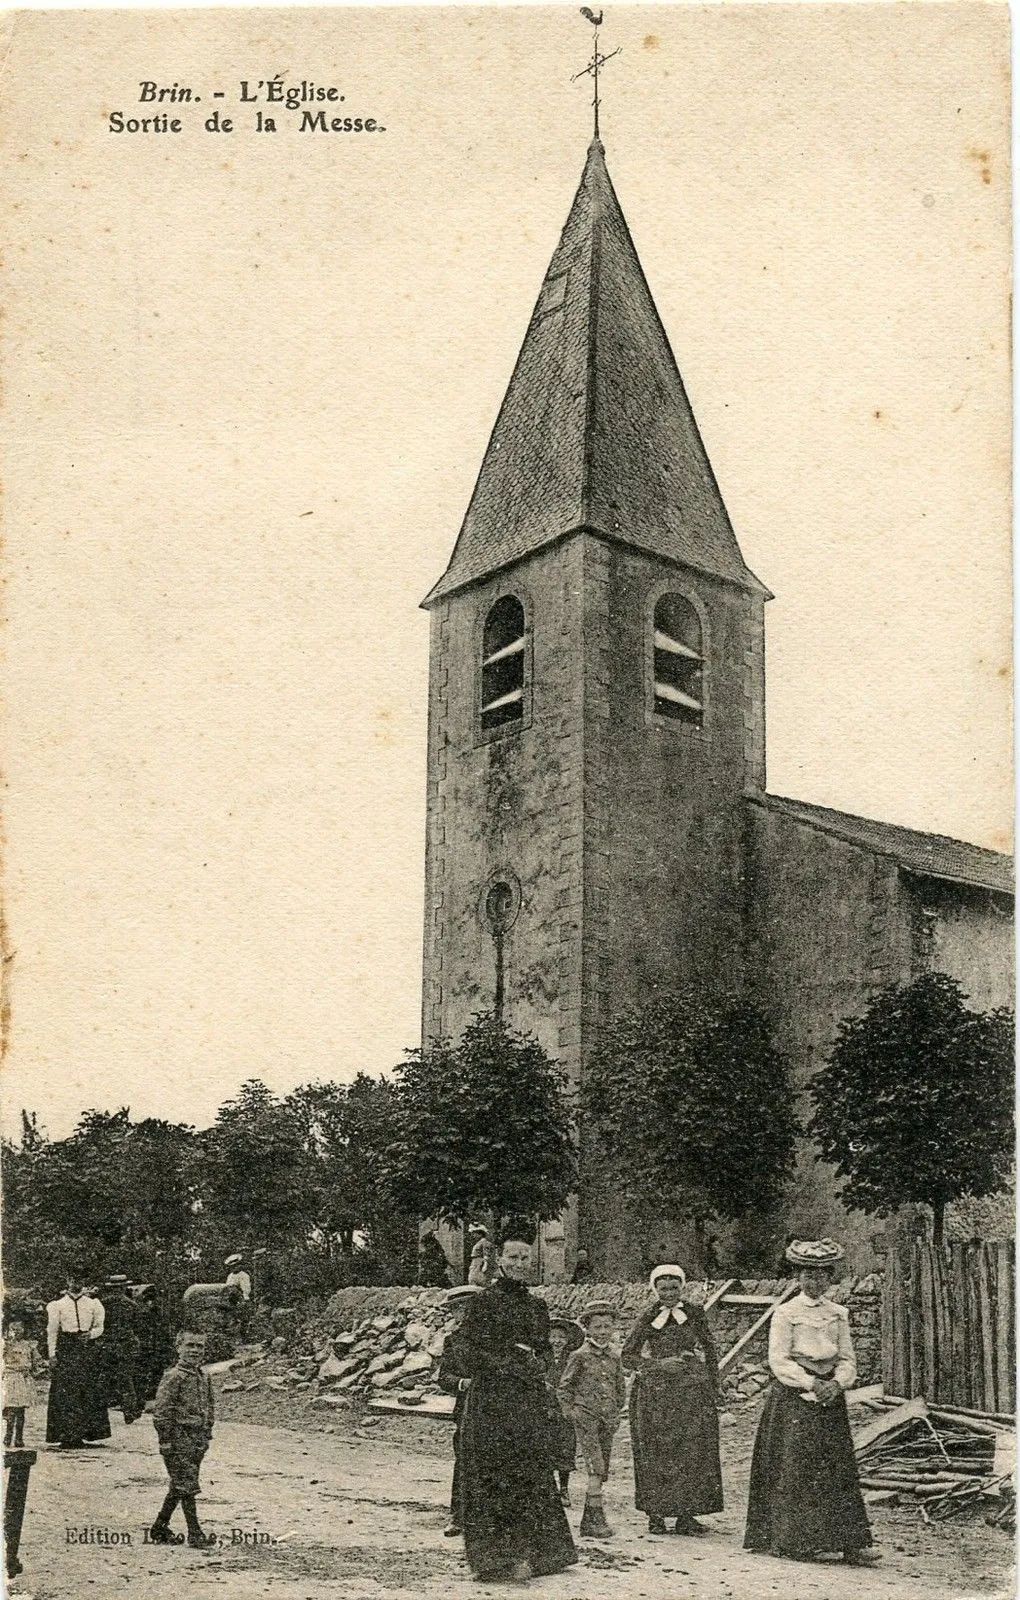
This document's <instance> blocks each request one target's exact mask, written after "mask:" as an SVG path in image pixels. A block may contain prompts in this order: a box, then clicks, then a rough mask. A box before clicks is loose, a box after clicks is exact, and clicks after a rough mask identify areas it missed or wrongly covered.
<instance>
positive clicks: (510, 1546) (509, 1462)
mask: <svg viewBox="0 0 1020 1600" xmlns="http://www.w3.org/2000/svg"><path fill="white" fill-rule="evenodd" d="M526 1234H527V1230H526V1229H523V1228H522V1229H520V1230H514V1229H511V1230H509V1231H508V1232H507V1233H506V1234H505V1235H504V1237H503V1239H502V1241H501V1244H500V1246H499V1249H498V1251H497V1250H495V1249H494V1250H493V1252H492V1262H491V1272H492V1275H491V1277H490V1278H489V1281H488V1282H485V1283H483V1282H471V1281H469V1282H468V1283H466V1284H462V1285H458V1286H455V1287H454V1288H451V1289H450V1290H449V1291H448V1295H447V1300H448V1304H449V1307H450V1310H451V1313H452V1314H453V1315H454V1316H455V1318H456V1320H457V1326H456V1328H455V1331H454V1332H453V1333H451V1334H450V1335H449V1336H448V1338H447V1341H446V1345H445V1347H444V1351H443V1356H442V1361H441V1366H440V1374H439V1381H440V1384H441V1386H442V1387H443V1388H444V1389H446V1390H447V1391H448V1392H450V1393H452V1394H454V1395H455V1396H456V1399H455V1410H454V1421H455V1436H454V1458H455V1461H454V1479H453V1490H452V1495H451V1506H450V1523H449V1525H448V1527H447V1530H446V1532H447V1534H448V1535H449V1536H451V1537H454V1536H457V1535H462V1536H463V1539H464V1546H465V1552H466V1555H467V1560H468V1564H469V1565H470V1567H471V1570H472V1572H473V1573H474V1575H475V1576H476V1577H477V1578H479V1579H481V1580H483V1581H493V1582H517V1583H520V1582H525V1581H527V1580H528V1579H530V1578H532V1577H537V1576H540V1575H542V1574H544V1573H551V1572H559V1571H562V1570H564V1569H565V1568H566V1567H568V1566H570V1565H571V1564H572V1563H573V1562H575V1561H576V1560H577V1548H576V1545H575V1543H574V1539H573V1535H572V1533H571V1529H570V1525H569V1522H568V1520H567V1511H568V1509H570V1506H571V1499H570V1489H569V1481H570V1474H571V1472H572V1470H573V1468H574V1465H575V1460H576V1457H577V1455H578V1453H580V1455H581V1457H582V1459H583V1461H584V1465H585V1470H586V1482H585V1495H584V1507H583V1511H582V1515H581V1519H580V1525H579V1529H578V1533H579V1536H580V1537H581V1538H587V1537H594V1538H608V1537H612V1532H613V1530H612V1528H611V1527H610V1526H609V1523H608V1522H607V1520H606V1515H605V1508H604V1503H603V1486H604V1484H605V1482H606V1480H607V1478H608V1476H609V1471H610V1463H611V1458H612V1447H613V1438H614V1435H615V1433H616V1430H617V1428H618V1426H619V1424H620V1421H621V1418H622V1416H623V1414H624V1411H625V1408H626V1409H627V1410H629V1417H630V1433H631V1444H632V1450H633V1461H634V1503H635V1506H636V1508H637V1509H638V1510H639V1511H642V1512H644V1514H645V1515H646V1517H647V1518H648V1530H649V1532H650V1533H652V1534H665V1533H666V1532H667V1519H669V1520H670V1521H671V1522H672V1524H673V1526H672V1528H671V1529H669V1530H668V1531H670V1532H672V1533H675V1534H678V1535H681V1536H687V1537H698V1536H699V1535H703V1534H704V1533H705V1532H706V1531H707V1530H706V1528H705V1525H704V1524H703V1523H701V1522H699V1520H698V1519H699V1517H702V1516H706V1515H711V1514H712V1513H713V1512H718V1511H721V1510H722V1509H723V1482H722V1470H721V1465H720V1457H719V1423H718V1409H717V1390H718V1362H717V1357H716V1351H715V1346H714V1342H713V1339H712V1334H711V1331H710V1328H709V1325H708V1320H707V1317H706V1315H705V1312H704V1311H703V1310H702V1308H701V1307H700V1306H699V1305H697V1304H695V1303H694V1302H693V1301H692V1300H690V1299H688V1298H687V1296H686V1294H685V1289H686V1277H685V1274H684V1272H683V1270H682V1268H680V1267H679V1266H677V1265H675V1264H672V1263H667V1264H663V1265H660V1266H658V1267H656V1268H655V1270H654V1271H653V1272H652V1274H651V1280H650V1287H651V1289H652V1292H653V1294H654V1296H655V1301H654V1304H653V1305H652V1306H651V1307H650V1308H649V1309H648V1310H647V1311H645V1312H644V1313H643V1314H642V1315H641V1316H640V1317H639V1318H638V1319H637V1321H636V1323H635V1324H634V1326H633V1327H632V1328H631V1329H630V1330H629V1331H626V1332H624V1331H623V1330H621V1329H620V1328H619V1327H618V1318H617V1314H616V1311H615V1309H614V1307H613V1306H612V1304H611V1303H610V1302H609V1301H606V1300H592V1301H590V1302H589V1304H588V1305H587V1307H586V1308H585V1310H584V1312H583V1313H582V1315H581V1317H580V1318H579V1320H578V1321H576V1322H575V1321H574V1320H573V1319H569V1318H561V1317H551V1316H550V1314H549V1310H548V1308H547V1306H546V1305H545V1302H544V1301H543V1300H542V1299H541V1298H540V1297H539V1296H537V1295H535V1294H532V1293H531V1292H530V1291H529V1289H528V1287H527V1278H528V1276H529V1273H530V1266H531V1242H530V1239H528V1238H527V1236H526ZM842 1254H843V1252H842V1250H841V1249H840V1247H839V1246H838V1245H836V1244H835V1243H834V1242H833V1241H831V1240H807V1241H805V1240H792V1241H791V1242H790V1244H789V1247H788V1249H787V1251H786V1265H787V1268H788V1269H789V1268H790V1267H792V1268H793V1269H794V1270H795V1271H796V1272H797V1274H798V1275H799V1277H800V1283H801V1293H800V1294H799V1295H797V1296H796V1297H795V1298H794V1299H791V1300H789V1301H787V1302H785V1303H784V1304H783V1305H781V1306H779V1307H778V1308H777V1310H776V1311H775V1313H774V1314H773V1318H772V1324H771V1331H770V1339H769V1365H770V1368H771V1371H772V1375H773V1383H772V1386H771V1389H770V1391H769V1394H768V1397H767V1400H766V1403H765V1406H764V1409H763V1411H762V1416H761V1420H760V1424H759V1428H758V1435H757V1439H756V1442H755V1449H754V1456H753V1461H752V1470H751V1487H750V1501H749V1506H748V1515H747V1525H746V1531H745V1538H744V1544H745V1547H746V1548H747V1549H749V1550H752V1551H759V1552H761V1553H764V1554H770V1555H774V1556H783V1557H787V1558H791V1559H794V1560H813V1559H817V1558H821V1557H826V1558H827V1557H829V1556H831V1555H833V1554H839V1555H841V1556H842V1559H843V1560H844V1561H845V1562H847V1563H849V1564H851V1565H861V1566H864V1565H870V1564H872V1563H873V1562H874V1561H875V1560H877V1559H878V1557H877V1553H876V1552H875V1551H874V1550H873V1549H872V1537H871V1531H870V1528H869V1526H868V1521H867V1516H866V1514H865V1510H864V1502H863V1498H862V1496H861V1491H860V1486H859V1483H858V1477H857V1467H856V1461H855V1457H854V1452H853V1445H852V1442H851V1438H850V1428H849V1421H848V1416H847V1407H846V1400H845V1398H844V1396H845V1391H846V1390H847V1389H848V1388H850V1387H852V1386H853V1383H854V1382H855V1379H856V1364H855V1361H854V1354H853V1347H852V1344H851V1340H850V1327H849V1318H848V1314H847V1311H846V1308H845V1307H844V1306H840V1305H838V1304H836V1303H835V1302H834V1301H832V1300H830V1299H829V1298H828V1297H827V1295H826V1289H827V1288H828V1287H829V1284H830V1283H831V1281H832V1277H833V1274H834V1269H835V1268H836V1266H837V1265H838V1263H839V1261H840V1260H841V1259H842ZM621 1335H622V1337H621ZM628 1372H629V1373H631V1374H632V1378H631V1381H630V1383H629V1386H628V1383H627V1377H626V1375H627V1373H628ZM628 1387H629V1396H628Z"/></svg>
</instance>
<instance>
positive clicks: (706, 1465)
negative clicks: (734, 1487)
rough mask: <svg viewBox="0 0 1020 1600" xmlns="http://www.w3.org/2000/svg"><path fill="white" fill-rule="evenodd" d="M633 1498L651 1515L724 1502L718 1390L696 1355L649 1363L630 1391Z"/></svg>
mask: <svg viewBox="0 0 1020 1600" xmlns="http://www.w3.org/2000/svg"><path fill="white" fill-rule="evenodd" d="M630 1437H631V1444H632V1447H633V1450H634V1504H635V1506H636V1507H637V1509H638V1510H639V1511H643V1512H645V1514H646V1515H647V1516H649V1517H680V1518H681V1519H686V1518H688V1517H697V1516H701V1515H704V1514H708V1513H711V1512H713V1511H721V1510H722V1508H723V1493H722V1469H721V1467H720V1464H719V1417H718V1414H717V1412H716V1409H715V1391H714V1389H713V1387H712V1382H711V1379H710V1378H709V1376H708V1373H707V1372H706V1370H705V1367H704V1365H703V1363H702V1362H700V1361H699V1360H698V1359H697V1357H696V1356H691V1357H690V1359H689V1360H685V1361H684V1362H683V1363H682V1366H681V1365H680V1363H679V1362H677V1361H674V1362H673V1363H672V1364H671V1365H670V1366H669V1367H666V1366H663V1365H659V1366H654V1365H653V1366H650V1367H646V1368H644V1370H643V1371H641V1372H639V1373H638V1375H637V1377H636V1378H635V1379H634V1383H633V1386H632V1388H631V1391H630Z"/></svg>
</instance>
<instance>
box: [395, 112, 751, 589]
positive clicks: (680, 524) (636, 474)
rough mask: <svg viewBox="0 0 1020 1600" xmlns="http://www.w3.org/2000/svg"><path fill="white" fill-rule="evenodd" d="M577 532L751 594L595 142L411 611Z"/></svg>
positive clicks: (746, 572)
mask: <svg viewBox="0 0 1020 1600" xmlns="http://www.w3.org/2000/svg"><path fill="white" fill-rule="evenodd" d="M580 529H586V530H588V531H590V532H592V533H595V534H600V535H602V537H604V538H608V539H613V540H617V541H620V542H622V543H625V544H628V545H632V546H634V547H636V548H638V549H642V550H645V551H648V552H649V553H651V554H654V555H658V556H663V557H665V558H667V559H668V560H672V561H676V562H680V563H682V564H683V565H684V566H688V567H693V568H695V569H697V570H699V571H701V572H706V573H709V574H711V575H713V576H715V577H719V578H725V579H729V580H730V581H731V582H733V583H737V584H739V585H741V586H742V587H744V588H751V589H754V590H756V591H757V592H758V593H762V592H765V593H767V591H764V590H763V586H762V585H761V584H760V583H759V581H758V579H757V578H755V577H754V575H753V573H751V571H750V570H749V568H748V567H747V566H746V565H745V563H744V559H743V557H742V555H741V553H740V549H739V546H738V544H737V540H736V536H735V534H734V532H733V528H732V526H731V524H730V519H729V516H728V515H727V512H726V507H725V506H724V504H723V501H722V496H721V495H720V493H719V489H718V486H717V484H716V481H715V478H714V476H713V473H712V468H711V466H710V464H709V460H708V456H707V454H706V452H705V447H704V445H703V444H702V441H701V435H700V433H699V432H698V426H697V423H696V422H695V420H694V413H693V412H692V410H691V406H690V402H689V400H688V398H687V394H686V391H685V389H684V386H683V380H682V379H681V377H680V373H679V370H678V368H677V364H676V361H675V359H674V357H673V352H672V350H671V349H670V345H669V340H668V339H667V337H666V333H665V330H664V328H663V326H662V323H661V321H660V320H659V314H658V312H657V311H656V309H655V303H654V301H653V300H652V296H651V293H650V292H649V288H648V285H647V283H646V281H645V275H644V273H643V272H642V270H641V263H640V262H639V261H638V258H637V252H636V251H635V249H634V244H633V241H632V240H631V237H630V231H629V229H628V227H627V223H626V221H625V219H624V215H623V212H622V210H621V209H620V202H619V200H618V199H617V197H616V191H615V190H614V188H613V185H612V182H611V180H610V177H609V173H608V171H607V170H606V162H605V153H604V150H603V147H602V142H601V140H600V139H598V138H596V139H593V140H592V143H591V145H590V146H589V148H588V158H587V161H586V162H585V167H584V172H583V174H582V177H581V182H580V185H579V187H578V190H577V193H576V195H575V196H574V203H573V205H572V206H571V208H570V214H569V216H568V217H567V221H566V225H565V227H564V229H563V232H562V234H561V236H560V242H559V244H558V245H557V247H556V250H555V252H554V254H553V258H552V261H551V262H550V263H549V270H548V271H547V273H546V275H545V282H544V283H543V285H542V292H541V294H540V295H539V297H538V301H537V303H536V305H535V309H534V311H533V312H532V316H531V322H530V323H529V325H528V331H527V334H526V335H525V339H524V343H523V345H522V347H521V352H520V355H519V356H518V358H517V365H516V367H515V368H514V373H513V376H512V378H511V379H510V385H509V388H508V389H507V392H506V395H505V396H504V399H503V404H502V406H501V408H500V412H499V416H498V417H497V419H496V426H495V427H494V429H493V431H492V437H491V439H490V440H489V447H488V449H487V450H486V453H485V458H484V460H483V462H482V468H481V471H480V472H479V474H478V481H477V483H476V484H475V489H474V493H473V494H472V496H471V502H470V504H469V506H468V509H467V515H466V516H465V518H464V523H463V526H462V528H461V531H460V535H459V537H458V539H457V543H456V546H455V547H454V551H453V555H452V557H451V558H450V564H449V566H448V567H447V569H446V572H445V574H444V575H443V577H442V578H441V579H440V581H439V583H438V584H437V585H436V586H435V588H434V589H433V590H432V592H431V593H430V594H429V595H428V596H427V598H426V600H425V602H424V604H425V605H426V606H428V605H431V604H433V603H434V602H435V601H436V600H439V599H441V598H442V597H443V596H444V595H448V594H450V593H452V592H453V591H454V590H457V589H461V588H464V587H465V586H466V585H468V584H471V583H475V582H478V581H479V580H480V579H482V578H485V577H488V576H489V575H490V574H492V573H493V572H497V571H499V570H500V569H502V568H504V567H506V566H509V565H511V564H512V563H514V562H516V561H519V560H520V559H521V558H522V557H524V556H527V555H531V554H532V553H533V552H534V551H536V550H539V549H541V548H542V546H544V545H547V544H550V543H552V542H553V541H554V540H557V539H560V538H563V537H564V536H565V535H567V534H569V533H573V532H575V531H578V530H580Z"/></svg>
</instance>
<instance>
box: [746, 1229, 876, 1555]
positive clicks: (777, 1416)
mask: <svg viewBox="0 0 1020 1600" xmlns="http://www.w3.org/2000/svg"><path fill="white" fill-rule="evenodd" d="M786 1259H787V1261H788V1262H789V1263H790V1265H791V1266H792V1267H795V1268H796V1269H797V1274H798V1276H799V1278H800V1286H801V1293H800V1294H799V1295H797V1296H796V1297H795V1298H794V1299H793V1300H787V1301H786V1302H785V1303H784V1304H783V1305H780V1306H777V1307H776V1309H775V1311H774V1312H773V1314H772V1323H771V1326H770V1329H769V1366H770V1368H771V1369H772V1374H773V1377H774V1379H775V1382H774V1383H773V1384H772V1387H771V1389H770V1390H769V1394H768V1398H767V1399H766V1401H765V1407H764V1410H763V1411H762V1414H761V1420H760V1421H759V1423H758V1434H757V1437H756V1439H755V1443H754V1456H753V1458H752V1461H751V1486H750V1495H749V1499H748V1506H747V1529H746V1532H745V1535H744V1547H745V1549H747V1550H761V1551H768V1552H769V1553H770V1554H771V1555H774V1556H786V1557H788V1558H790V1559H792V1560H795V1561H811V1560H815V1559H817V1558H820V1557H823V1556H825V1555H826V1554H832V1553H835V1552H838V1551H842V1554H843V1560H844V1561H845V1562H847V1563H848V1564H850V1565H851V1566H871V1565H872V1564H873V1563H874V1562H876V1561H877V1560H878V1559H879V1557H878V1555H877V1553H876V1552H874V1551H872V1550H871V1549H870V1548H869V1547H870V1545H871V1529H870V1528H869V1526H868V1519H867V1516H866V1515H865V1511H864V1501H863V1499H862V1498H861V1490H860V1484H859V1482H858V1478H857V1462H856V1459H855V1457H854V1447H853V1442H852V1440H851V1438H850V1421H849V1418H848V1416H847V1409H846V1400H845V1399H844V1391H845V1390H846V1389H850V1388H852V1387H853V1385H854V1383H855V1382H856V1379H857V1363H856V1361H855V1360H854V1351H853V1345H852V1343H851V1341H850V1317H849V1313H848V1312H847V1309H846V1306H841V1305H837V1304H836V1303H835V1301H833V1300H829V1299H827V1298H826V1293H825V1291H826V1289H827V1288H828V1287H829V1285H830V1284H831V1282H832V1279H833V1276H834V1272H835V1268H836V1267H837V1266H838V1264H839V1263H840V1262H841V1261H842V1259H843V1251H842V1249H841V1248H840V1246H839V1245H838V1244H836V1243H835V1242H834V1241H833V1240H832V1239H795V1240H793V1242H792V1243H791V1244H790V1246H789V1248H788V1249H787V1251H786Z"/></svg>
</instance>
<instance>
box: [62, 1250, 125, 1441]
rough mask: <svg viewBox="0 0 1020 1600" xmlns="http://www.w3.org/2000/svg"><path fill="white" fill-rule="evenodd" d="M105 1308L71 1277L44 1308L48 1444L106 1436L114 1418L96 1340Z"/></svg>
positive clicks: (107, 1436)
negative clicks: (48, 1378)
mask: <svg viewBox="0 0 1020 1600" xmlns="http://www.w3.org/2000/svg"><path fill="white" fill-rule="evenodd" d="M104 1323H105V1312H104V1310H103V1304H102V1301H100V1300H94V1299H93V1298H92V1296H91V1295H87V1294H85V1293H84V1291H83V1289H82V1283H81V1278H80V1277H79V1276H78V1275H77V1274H76V1273H71V1274H69V1275H68V1279H67V1289H66V1290H65V1292H64V1293H63V1294H62V1295H61V1296H60V1297H59V1299H57V1300H51V1301H50V1303H49V1305H48V1306H47V1307H46V1348H47V1352H48V1354H49V1358H50V1373H51V1374H52V1376H51V1380H50V1398H49V1403H48V1405H47V1408H46V1443H47V1444H59V1445H60V1447H61V1449H62V1450H77V1449H80V1447H81V1445H82V1444H83V1443H84V1442H85V1440H86V1439H108V1438H109V1437H110V1418H109V1416H108V1415H107V1411H106V1402H105V1398H104V1374H103V1369H102V1364H101V1362H100V1360H99V1359H98V1355H97V1347H96V1341H97V1340H98V1339H101V1338H102V1335H103V1326H104Z"/></svg>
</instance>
